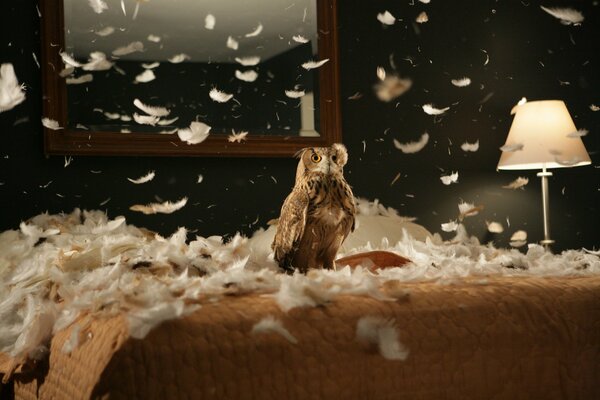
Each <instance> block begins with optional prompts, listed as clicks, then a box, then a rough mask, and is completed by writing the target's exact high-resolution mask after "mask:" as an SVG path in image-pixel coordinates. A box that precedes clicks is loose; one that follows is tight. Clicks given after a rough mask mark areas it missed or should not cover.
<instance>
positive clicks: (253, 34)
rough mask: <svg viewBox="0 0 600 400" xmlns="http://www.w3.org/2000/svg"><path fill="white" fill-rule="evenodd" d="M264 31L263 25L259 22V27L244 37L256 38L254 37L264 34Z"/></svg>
mask: <svg viewBox="0 0 600 400" xmlns="http://www.w3.org/2000/svg"><path fill="white" fill-rule="evenodd" d="M262 30H263V26H262V24H261V23H260V22H259V23H258V26H257V27H256V28H255V29H254V30H253V31H252V32H250V33H246V34H245V35H244V36H246V37H254V36H258V35H260V33H261V32H262Z"/></svg>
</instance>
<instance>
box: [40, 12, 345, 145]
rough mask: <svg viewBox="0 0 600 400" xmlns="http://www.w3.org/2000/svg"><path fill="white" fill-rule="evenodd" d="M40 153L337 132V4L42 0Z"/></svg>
mask: <svg viewBox="0 0 600 400" xmlns="http://www.w3.org/2000/svg"><path fill="white" fill-rule="evenodd" d="M41 5H42V28H43V30H42V32H43V35H42V36H43V37H42V42H43V43H42V57H43V62H44V65H48V66H49V68H45V69H44V72H43V73H44V90H45V96H44V100H45V101H44V116H45V117H47V118H50V119H53V120H55V121H57V123H58V126H59V127H61V128H62V129H57V130H53V129H50V128H45V132H44V138H45V151H46V154H48V155H52V154H65V155H68V154H71V155H72V154H94V155H148V156H156V155H173V156H176V155H204V156H211V155H215V156H218V155H232V156H286V155H292V154H294V153H295V152H296V151H297V150H299V149H301V148H303V147H307V146H326V145H329V144H331V143H333V142H336V141H340V140H341V134H340V115H339V93H338V81H337V79H338V77H337V69H338V65H337V34H336V30H335V26H336V24H335V20H336V2H335V0H259V1H253V2H239V1H235V0H204V1H197V0H151V1H134V0H91V1H79V0H43V1H42V3H41Z"/></svg>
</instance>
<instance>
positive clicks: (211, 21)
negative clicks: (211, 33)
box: [204, 14, 217, 30]
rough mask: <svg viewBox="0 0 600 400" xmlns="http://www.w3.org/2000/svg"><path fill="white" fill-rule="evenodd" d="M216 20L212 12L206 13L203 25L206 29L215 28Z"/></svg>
mask: <svg viewBox="0 0 600 400" xmlns="http://www.w3.org/2000/svg"><path fill="white" fill-rule="evenodd" d="M216 22H217V19H216V18H215V16H214V15H212V14H208V15H206V17H205V18H204V27H205V28H206V29H208V30H213V29H215V23H216Z"/></svg>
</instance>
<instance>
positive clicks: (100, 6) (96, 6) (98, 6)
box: [89, 0, 108, 14]
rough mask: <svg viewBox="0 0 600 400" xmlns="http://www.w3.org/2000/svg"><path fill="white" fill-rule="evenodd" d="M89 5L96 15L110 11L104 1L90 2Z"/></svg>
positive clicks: (94, 0) (93, 0)
mask: <svg viewBox="0 0 600 400" xmlns="http://www.w3.org/2000/svg"><path fill="white" fill-rule="evenodd" d="M89 3H90V7H92V9H93V10H94V12H95V13H96V14H101V13H102V12H103V11H104V10H108V6H107V5H106V2H104V1H103V0H89Z"/></svg>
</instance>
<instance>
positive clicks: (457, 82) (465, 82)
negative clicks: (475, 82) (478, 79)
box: [450, 76, 471, 87]
mask: <svg viewBox="0 0 600 400" xmlns="http://www.w3.org/2000/svg"><path fill="white" fill-rule="evenodd" d="M450 82H452V84H453V85H454V86H456V87H465V86H469V85H470V84H471V79H470V78H467V77H466V76H465V77H464V78H460V79H452V80H451V81H450Z"/></svg>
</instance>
